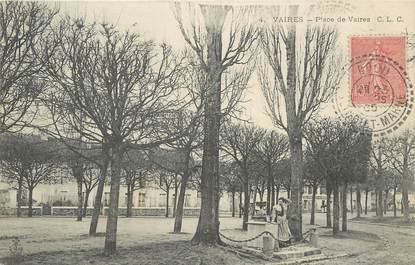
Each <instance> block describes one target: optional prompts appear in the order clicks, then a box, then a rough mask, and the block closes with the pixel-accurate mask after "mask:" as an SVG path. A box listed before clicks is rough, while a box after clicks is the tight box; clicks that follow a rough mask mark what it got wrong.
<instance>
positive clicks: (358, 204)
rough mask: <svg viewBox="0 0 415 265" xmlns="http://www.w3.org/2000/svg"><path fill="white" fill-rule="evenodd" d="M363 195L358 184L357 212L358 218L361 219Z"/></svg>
mask: <svg viewBox="0 0 415 265" xmlns="http://www.w3.org/2000/svg"><path fill="white" fill-rule="evenodd" d="M361 201H362V195H361V192H360V185H359V184H357V186H356V206H357V207H356V211H357V217H358V218H360V215H361V214H362V202H361Z"/></svg>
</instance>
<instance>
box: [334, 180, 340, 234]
mask: <svg viewBox="0 0 415 265" xmlns="http://www.w3.org/2000/svg"><path fill="white" fill-rule="evenodd" d="M339 208H340V207H339V186H338V185H337V184H334V185H333V235H337V234H338V233H339V231H340V209H339Z"/></svg>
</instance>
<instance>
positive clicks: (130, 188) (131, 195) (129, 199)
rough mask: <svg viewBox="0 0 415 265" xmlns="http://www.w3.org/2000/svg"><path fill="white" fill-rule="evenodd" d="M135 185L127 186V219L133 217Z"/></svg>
mask: <svg viewBox="0 0 415 265" xmlns="http://www.w3.org/2000/svg"><path fill="white" fill-rule="evenodd" d="M134 186H135V185H134V184H133V183H131V184H129V185H128V186H127V214H126V215H127V217H131V216H132V209H133V198H134V189H135V187H134Z"/></svg>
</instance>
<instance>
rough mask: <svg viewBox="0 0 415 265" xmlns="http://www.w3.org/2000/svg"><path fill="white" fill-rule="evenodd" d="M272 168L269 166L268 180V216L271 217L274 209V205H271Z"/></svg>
mask: <svg viewBox="0 0 415 265" xmlns="http://www.w3.org/2000/svg"><path fill="white" fill-rule="evenodd" d="M270 171H271V170H270V166H268V180H267V214H268V215H270V214H271V209H272V205H271V195H272V194H271V193H272V192H271V187H272V186H271V185H272V183H271V181H272V180H271V179H272V178H271V174H270Z"/></svg>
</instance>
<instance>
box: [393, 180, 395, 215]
mask: <svg viewBox="0 0 415 265" xmlns="http://www.w3.org/2000/svg"><path fill="white" fill-rule="evenodd" d="M393 217H396V186H395V187H393Z"/></svg>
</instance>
